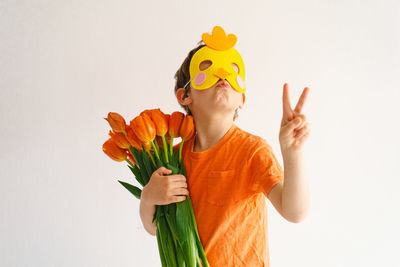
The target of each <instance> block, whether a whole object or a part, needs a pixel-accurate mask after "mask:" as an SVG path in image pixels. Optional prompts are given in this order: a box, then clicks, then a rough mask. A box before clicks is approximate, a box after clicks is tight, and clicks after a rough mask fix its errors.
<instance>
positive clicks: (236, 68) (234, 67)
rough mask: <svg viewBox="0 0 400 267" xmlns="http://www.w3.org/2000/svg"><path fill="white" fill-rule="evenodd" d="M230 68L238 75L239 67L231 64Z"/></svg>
mask: <svg viewBox="0 0 400 267" xmlns="http://www.w3.org/2000/svg"><path fill="white" fill-rule="evenodd" d="M232 67H233V69H234V70H235V71H236V73H239V66H238V65H237V64H236V63H232Z"/></svg>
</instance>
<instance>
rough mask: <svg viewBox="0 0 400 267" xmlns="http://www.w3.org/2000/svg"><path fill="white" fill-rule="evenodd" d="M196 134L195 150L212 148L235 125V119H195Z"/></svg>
mask: <svg viewBox="0 0 400 267" xmlns="http://www.w3.org/2000/svg"><path fill="white" fill-rule="evenodd" d="M195 125H196V126H195V127H196V136H195V138H194V145H193V152H202V151H206V150H209V149H211V148H212V147H214V146H215V145H216V144H218V142H219V141H220V140H221V139H222V138H223V137H224V136H225V134H226V133H227V132H228V131H229V129H230V128H231V127H232V126H233V121H232V119H230V120H229V121H225V122H221V121H215V122H214V123H212V122H202V121H201V120H200V121H198V120H195Z"/></svg>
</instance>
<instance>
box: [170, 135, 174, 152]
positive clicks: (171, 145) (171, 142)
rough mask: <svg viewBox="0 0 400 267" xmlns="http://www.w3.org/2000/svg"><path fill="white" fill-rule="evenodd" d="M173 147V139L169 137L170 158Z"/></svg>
mask: <svg viewBox="0 0 400 267" xmlns="http://www.w3.org/2000/svg"><path fill="white" fill-rule="evenodd" d="M173 146H174V137H173V136H171V140H170V142H169V154H170V155H171V156H172V147H173Z"/></svg>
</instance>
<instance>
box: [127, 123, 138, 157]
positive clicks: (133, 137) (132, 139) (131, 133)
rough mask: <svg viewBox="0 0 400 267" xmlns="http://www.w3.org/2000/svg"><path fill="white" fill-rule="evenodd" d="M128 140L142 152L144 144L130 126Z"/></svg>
mask: <svg viewBox="0 0 400 267" xmlns="http://www.w3.org/2000/svg"><path fill="white" fill-rule="evenodd" d="M126 139H127V140H128V142H129V143H130V144H131V145H132V146H133V147H135V148H136V149H137V150H139V151H142V142H141V141H140V139H139V138H138V137H137V136H136V134H135V132H134V131H133V129H132V127H131V126H130V125H129V126H128V127H126Z"/></svg>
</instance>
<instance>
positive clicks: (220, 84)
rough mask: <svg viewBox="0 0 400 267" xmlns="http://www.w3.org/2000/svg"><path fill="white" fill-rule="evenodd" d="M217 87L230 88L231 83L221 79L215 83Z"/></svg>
mask: <svg viewBox="0 0 400 267" xmlns="http://www.w3.org/2000/svg"><path fill="white" fill-rule="evenodd" d="M217 87H223V88H230V87H231V85H230V84H229V82H228V81H227V80H221V81H219V82H218V83H217Z"/></svg>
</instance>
